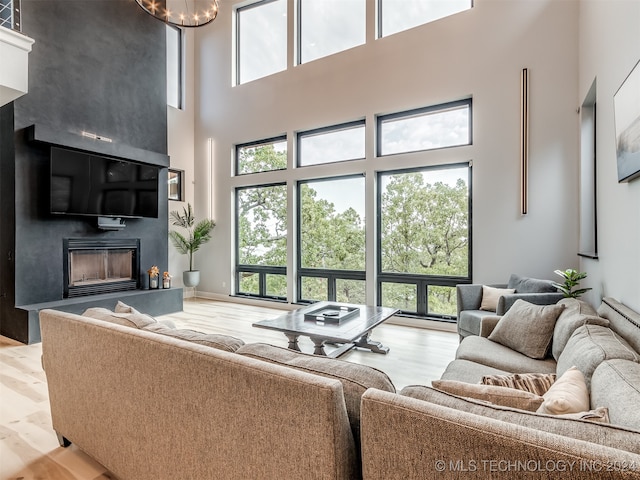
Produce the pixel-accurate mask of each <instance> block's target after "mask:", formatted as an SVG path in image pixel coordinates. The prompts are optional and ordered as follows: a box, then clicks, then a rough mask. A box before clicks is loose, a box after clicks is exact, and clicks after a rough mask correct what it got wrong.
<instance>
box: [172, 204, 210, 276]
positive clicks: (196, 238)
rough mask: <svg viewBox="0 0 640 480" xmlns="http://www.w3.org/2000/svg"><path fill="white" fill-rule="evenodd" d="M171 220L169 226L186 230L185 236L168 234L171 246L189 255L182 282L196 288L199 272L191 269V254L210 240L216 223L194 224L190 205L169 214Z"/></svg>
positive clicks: (177, 233) (202, 222)
mask: <svg viewBox="0 0 640 480" xmlns="http://www.w3.org/2000/svg"><path fill="white" fill-rule="evenodd" d="M169 217H170V218H171V219H172V222H171V224H172V225H175V226H177V227H182V228H184V229H185V230H187V235H186V236H185V235H182V234H181V233H180V232H178V231H176V230H171V231H170V232H169V238H170V239H171V242H172V243H173V246H174V247H176V249H177V250H178V251H179V252H180V253H181V254H183V255H189V270H188V271H185V272H184V273H183V274H182V281H183V283H184V285H185V286H186V287H197V286H198V284H199V283H200V271H199V270H194V268H193V254H194V252H197V251H198V250H199V249H200V247H201V246H202V245H204V244H205V243H207V242H208V241H209V240H211V231H212V230H213V228H214V227H215V226H216V222H214V221H213V220H211V219H204V220H200V221H199V222H198V223H196V219H195V216H194V215H193V209H192V208H191V204H190V203H187V206H186V207H183V208H182V213H180V212H178V211H177V210H174V211H172V212H171V213H170V214H169Z"/></svg>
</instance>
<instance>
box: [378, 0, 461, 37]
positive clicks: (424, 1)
mask: <svg viewBox="0 0 640 480" xmlns="http://www.w3.org/2000/svg"><path fill="white" fill-rule="evenodd" d="M472 6H473V3H472V0H378V30H379V31H378V36H379V37H386V36H387V35H393V34H394V33H397V32H401V31H403V30H408V29H409V28H413V27H417V26H418V25H422V24H424V23H428V22H433V21H434V20H438V19H439V18H444V17H447V16H449V15H453V14H454V13H458V12H461V11H463V10H468V9H469V8H471V7H472Z"/></svg>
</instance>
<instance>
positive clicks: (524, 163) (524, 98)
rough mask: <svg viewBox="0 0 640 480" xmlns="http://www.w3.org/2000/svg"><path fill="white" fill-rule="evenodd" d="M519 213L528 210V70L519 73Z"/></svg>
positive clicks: (524, 213) (524, 69)
mask: <svg viewBox="0 0 640 480" xmlns="http://www.w3.org/2000/svg"><path fill="white" fill-rule="evenodd" d="M520 104H521V107H520V213H521V214H522V215H526V214H527V213H528V212H529V70H528V69H526V68H523V69H522V73H521V75H520Z"/></svg>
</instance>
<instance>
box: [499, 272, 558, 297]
mask: <svg viewBox="0 0 640 480" xmlns="http://www.w3.org/2000/svg"><path fill="white" fill-rule="evenodd" d="M507 288H514V289H515V290H516V292H517V293H555V292H557V291H558V289H557V288H556V287H554V286H553V283H552V282H551V280H541V279H538V278H529V277H521V276H520V275H516V274H515V273H514V274H512V275H511V276H510V277H509V282H508V283H507Z"/></svg>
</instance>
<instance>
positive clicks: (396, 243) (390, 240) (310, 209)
mask: <svg viewBox="0 0 640 480" xmlns="http://www.w3.org/2000/svg"><path fill="white" fill-rule="evenodd" d="M243 153H244V152H243ZM241 160H242V171H245V170H246V171H265V170H273V169H276V168H286V154H285V153H284V152H277V151H276V150H275V149H274V148H273V146H272V145H267V146H261V147H256V148H255V149H251V151H249V152H248V153H246V154H245V155H244V156H243V157H242V159H241ZM337 182H338V181H337ZM336 188H337V189H339V188H341V185H340V184H339V183H336ZM381 212H382V232H381V234H382V245H381V247H382V268H383V271H385V272H398V273H413V274H426V275H438V276H466V275H467V269H468V242H469V239H468V228H469V226H468V188H467V185H466V183H465V181H464V180H462V179H460V180H458V182H457V183H456V185H453V186H452V185H448V184H446V183H443V182H434V183H428V182H427V181H426V180H425V176H423V174H422V173H420V172H415V173H404V174H397V175H393V176H391V177H390V179H389V182H388V184H387V185H386V188H385V189H384V191H383V192H382V205H381ZM237 221H238V250H239V251H238V258H239V262H240V264H245V265H270V266H285V265H286V264H287V235H288V230H287V188H286V186H285V185H272V186H267V187H251V188H246V189H242V190H240V191H239V192H238V220H237ZM299 228H300V248H301V251H300V255H301V266H302V267H304V268H322V269H338V270H360V271H362V270H365V258H366V257H365V246H366V242H365V219H364V218H362V217H361V216H360V214H358V212H357V211H356V210H355V209H354V208H348V209H347V210H345V211H342V212H339V211H337V210H336V207H335V205H334V204H333V203H331V202H330V201H327V200H326V199H324V198H320V197H319V195H318V192H317V191H316V190H315V189H314V188H313V182H310V183H303V184H301V185H300V225H299ZM336 290H337V291H336V299H337V301H344V302H351V303H365V282H364V281H362V280H338V281H337V285H336ZM240 291H242V292H246V293H258V275H257V274H251V273H247V274H246V275H243V276H242V278H241V285H240ZM267 292H268V294H270V295H279V296H286V278H285V277H284V276H282V275H269V276H268V277H267ZM300 293H301V296H302V298H304V299H307V300H326V299H327V280H326V279H324V278H309V277H305V278H303V282H302V292H300ZM416 297H417V292H416V287H415V285H408V284H395V283H385V284H384V287H383V304H385V305H389V306H394V307H397V308H401V309H403V310H406V311H415V309H416V304H417V301H416ZM428 301H429V306H430V311H431V312H434V313H442V314H450V315H455V313H456V298H455V288H453V287H430V288H429V292H428Z"/></svg>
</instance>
